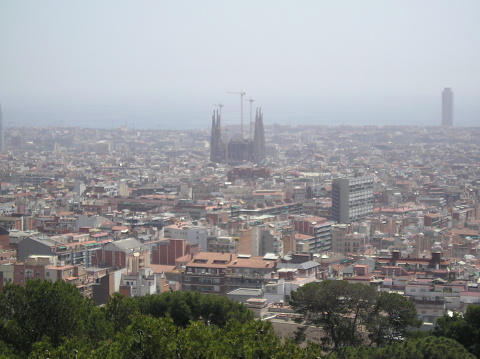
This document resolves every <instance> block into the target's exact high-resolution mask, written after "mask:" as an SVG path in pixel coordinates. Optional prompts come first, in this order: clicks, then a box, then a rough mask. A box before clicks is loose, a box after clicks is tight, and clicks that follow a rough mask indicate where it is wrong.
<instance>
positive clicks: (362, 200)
mask: <svg viewBox="0 0 480 359" xmlns="http://www.w3.org/2000/svg"><path fill="white" fill-rule="evenodd" d="M373 182H374V181H373V176H359V177H347V178H335V179H334V180H333V182H332V216H333V220H334V221H335V222H337V223H350V222H355V221H358V220H361V219H363V218H365V217H367V216H370V215H372V214H373Z"/></svg>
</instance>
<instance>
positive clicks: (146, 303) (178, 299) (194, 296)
mask: <svg viewBox="0 0 480 359" xmlns="http://www.w3.org/2000/svg"><path fill="white" fill-rule="evenodd" d="M135 301H136V303H137V304H138V308H139V310H140V312H141V313H142V314H145V315H151V316H153V317H155V318H161V317H166V316H169V317H171V318H172V319H173V321H174V323H175V324H176V325H179V326H183V327H186V326H187V325H188V324H189V323H190V322H191V321H196V320H203V321H204V322H205V323H210V324H214V325H217V326H220V327H223V326H225V324H226V323H227V322H228V321H229V320H230V319H236V320H238V321H240V322H247V321H250V320H252V319H253V313H252V312H251V311H250V310H248V309H247V307H246V306H245V305H243V304H241V303H237V302H235V301H233V300H230V299H228V298H226V297H220V296H216V295H204V294H200V293H199V292H180V291H177V292H165V293H162V294H154V295H147V296H145V297H136V298H135Z"/></svg>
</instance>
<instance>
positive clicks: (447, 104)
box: [442, 87, 453, 127]
mask: <svg viewBox="0 0 480 359" xmlns="http://www.w3.org/2000/svg"><path fill="white" fill-rule="evenodd" d="M442 126H447V127H450V126H453V91H452V89H451V88H450V87H445V89H444V90H443V92H442Z"/></svg>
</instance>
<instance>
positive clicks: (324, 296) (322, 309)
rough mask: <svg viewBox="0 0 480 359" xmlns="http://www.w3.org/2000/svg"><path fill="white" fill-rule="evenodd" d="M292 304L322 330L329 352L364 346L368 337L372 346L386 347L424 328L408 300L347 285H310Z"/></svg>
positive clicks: (340, 283)
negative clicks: (412, 329) (411, 332)
mask: <svg viewBox="0 0 480 359" xmlns="http://www.w3.org/2000/svg"><path fill="white" fill-rule="evenodd" d="M290 304H291V305H292V307H293V308H295V309H296V310H297V311H298V312H300V313H302V314H304V315H305V317H306V320H307V322H311V323H313V324H315V325H317V326H320V327H322V329H323V336H322V344H323V347H324V349H326V350H328V349H333V350H338V349H339V348H341V347H344V346H360V345H362V344H365V343H366V342H367V341H366V335H367V334H368V337H369V338H370V341H371V343H372V344H376V345H385V344H387V343H389V342H392V341H395V340H397V339H399V338H403V337H405V335H406V333H407V331H408V330H409V328H410V327H415V326H417V327H418V326H419V325H420V324H421V322H420V321H419V320H418V319H417V312H416V310H415V307H414V305H413V304H412V303H411V302H410V301H408V299H406V298H404V297H402V296H400V295H397V294H389V293H378V292H376V291H375V290H374V289H373V288H372V287H369V286H366V285H363V284H351V283H349V282H347V281H324V282H322V283H309V284H307V285H305V286H303V287H300V288H299V289H298V290H297V291H296V292H293V293H292V300H291V301H290Z"/></svg>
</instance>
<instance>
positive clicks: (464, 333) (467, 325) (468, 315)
mask: <svg viewBox="0 0 480 359" xmlns="http://www.w3.org/2000/svg"><path fill="white" fill-rule="evenodd" d="M433 334H434V335H436V336H439V337H446V338H451V339H454V340H456V341H457V342H459V343H460V344H462V345H463V346H464V347H465V348H467V349H468V350H469V351H470V353H472V354H474V355H475V356H477V357H478V358H480V304H470V305H469V306H468V307H467V310H466V312H465V314H464V315H462V314H459V313H453V314H452V315H451V316H450V315H448V314H445V315H444V316H443V317H441V318H438V319H437V321H436V323H435V328H434V330H433Z"/></svg>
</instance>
